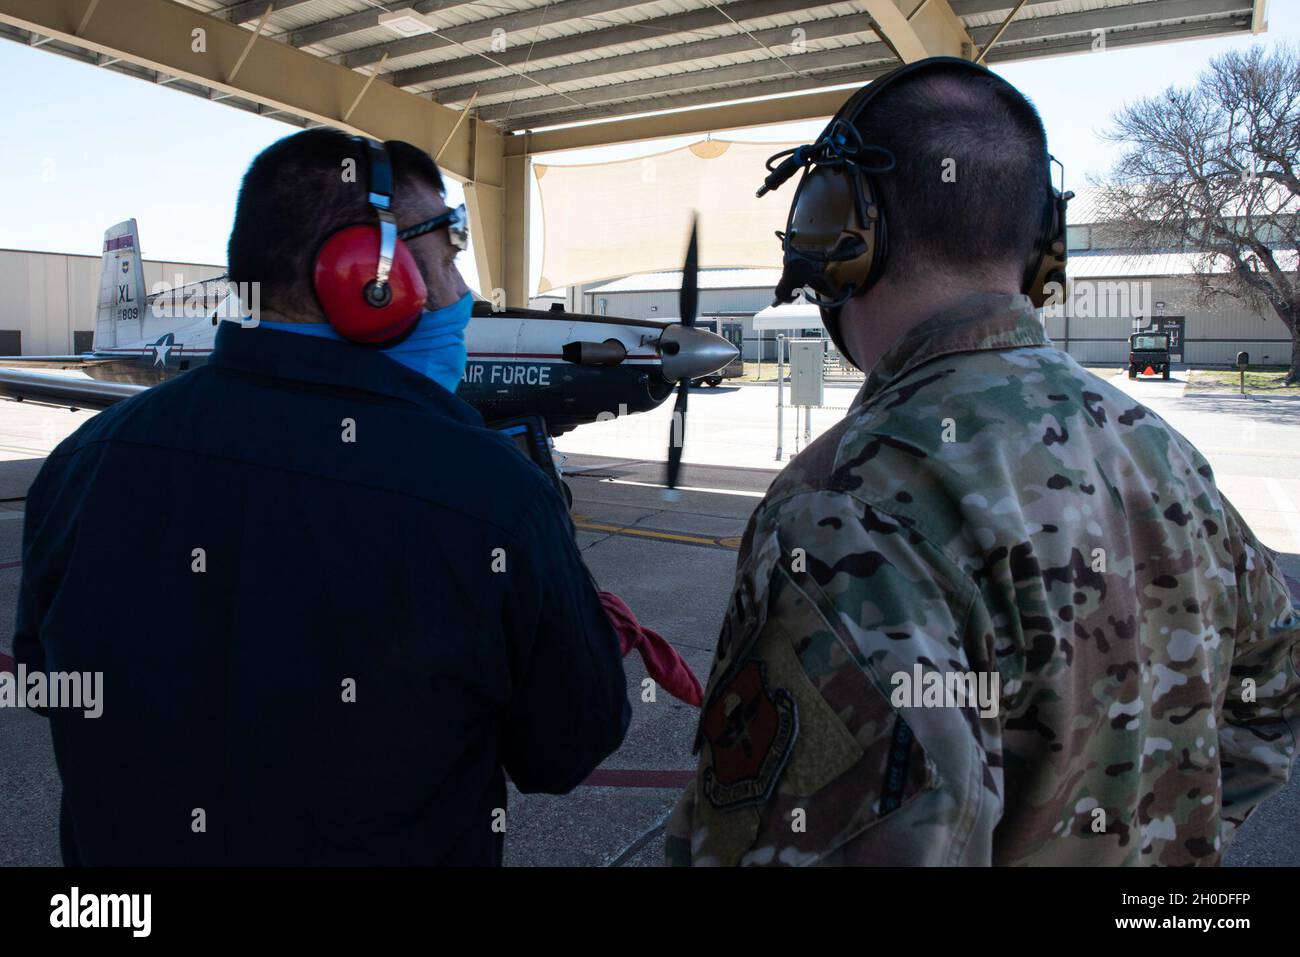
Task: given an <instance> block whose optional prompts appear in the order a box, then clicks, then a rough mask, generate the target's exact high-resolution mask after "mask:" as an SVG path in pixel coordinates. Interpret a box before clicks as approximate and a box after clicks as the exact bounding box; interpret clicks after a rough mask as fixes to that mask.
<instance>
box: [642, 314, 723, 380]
mask: <svg viewBox="0 0 1300 957" xmlns="http://www.w3.org/2000/svg"><path fill="white" fill-rule="evenodd" d="M738 352H739V350H737V349H736V347H735V346H734V345H732V344H731V343H730V342H728V341H727V340H726V339H724V338H723V337H722V336H720V335H718V334H717V333H716V332H709V331H708V330H707V329H698V328H696V327H695V326H683V325H682V324H681V323H680V322H678V323H674V324H673V325H671V326H668V327H667V328H666V329H664V331H663V333H662V334H661V335H660V336H659V355H660V356H661V357H662V359H663V377H664V378H665V379H667V380H668V381H669V382H678V381H680V380H682V379H699V378H703V377H704V376H706V375H708V374H709V373H711V372H717V371H718V370H719V369H721V368H722V367H723V366H725V365H726V364H727V363H728V362H730V361H731V360H732V359H734V358H735V357H736V355H737V353H738Z"/></svg>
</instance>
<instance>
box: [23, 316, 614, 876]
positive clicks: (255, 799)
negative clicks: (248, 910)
mask: <svg viewBox="0 0 1300 957" xmlns="http://www.w3.org/2000/svg"><path fill="white" fill-rule="evenodd" d="M349 425H351V427H352V429H354V432H355V441H351V442H347V441H344V437H345V431H346V430H347V429H348V428H349ZM199 549H202V551H201V552H199V551H198V550H199ZM502 563H504V570H502ZM199 568H203V569H204V570H196V569H199ZM14 647H15V656H16V658H17V659H18V661H19V662H20V663H25V664H27V666H28V668H29V669H48V670H51V671H89V672H102V673H103V708H104V711H103V715H102V717H100V718H98V719H88V718H86V717H84V716H83V714H82V712H81V711H71V710H64V709H51V710H50V712H49V717H50V720H51V725H52V733H53V739H54V748H55V755H56V757H57V760H58V765H59V770H60V773H61V775H62V778H63V785H64V795H63V797H64V814H63V823H64V834H63V843H64V857H65V860H67V861H68V862H69V863H84V864H90V865H99V864H128V865H131V864H160V865H170V864H245V863H247V864H475V865H484V864H498V863H500V861H501V850H502V838H503V834H502V828H504V829H505V831H506V832H508V831H509V827H510V821H509V817H508V815H506V816H505V817H504V818H503V817H502V816H501V812H498V811H497V809H504V808H505V807H506V789H505V783H504V779H503V775H502V769H503V768H504V769H505V771H506V772H508V773H509V775H510V777H511V778H512V779H513V780H514V782H515V784H516V785H518V787H519V788H520V789H521V790H524V791H545V792H555V793H562V792H565V791H568V790H569V789H571V788H573V787H574V786H575V785H577V784H578V783H579V782H580V781H582V780H583V778H585V777H586V776H587V775H588V774H589V773H590V772H591V771H592V769H593V768H595V767H596V765H597V764H599V763H600V761H601V760H602V759H603V758H604V757H605V756H606V755H608V754H609V753H610V752H611V751H613V750H614V749H615V748H616V747H618V745H619V743H620V742H621V741H622V740H623V734H624V732H625V731H626V728H627V724H628V720H629V717H630V708H629V706H628V702H627V693H626V685H625V679H624V675H623V669H622V663H621V661H620V658H619V648H618V640H617V638H616V637H615V635H614V633H613V631H612V630H611V628H610V626H609V623H608V622H607V620H606V619H605V617H604V615H603V613H602V611H601V608H600V604H599V600H598V598H597V595H596V591H595V588H594V587H593V584H592V582H591V579H590V576H589V574H588V572H587V570H586V568H585V566H584V565H583V562H582V560H581V558H580V556H579V553H578V549H577V547H576V546H575V544H574V540H573V534H572V527H571V525H570V522H569V519H568V515H567V512H566V509H565V505H564V502H563V499H562V497H561V496H560V494H559V493H558V491H557V490H556V489H555V488H554V486H553V485H551V483H550V482H549V481H548V479H547V478H546V477H545V476H544V475H543V474H542V472H541V471H540V470H539V469H538V468H537V467H536V466H534V465H533V464H532V463H531V462H529V461H528V460H527V459H526V458H524V456H522V455H521V454H520V453H519V452H518V451H516V449H515V448H514V447H513V446H512V445H511V444H510V443H509V442H508V441H507V440H506V439H504V438H503V437H501V436H499V435H497V434H495V433H494V432H492V431H491V430H489V429H487V428H485V427H484V425H483V422H482V419H481V418H480V416H479V414H478V413H477V412H476V411H474V410H473V409H472V408H471V407H470V406H468V405H466V404H465V403H464V402H462V401H461V400H460V399H458V398H456V397H455V396H453V395H452V394H450V393H449V392H447V391H446V390H445V389H443V388H442V387H441V386H438V385H436V384H434V383H433V382H431V381H430V380H428V379H426V378H424V377H423V376H420V375H418V374H416V373H415V372H412V371H410V370H409V369H406V368H405V367H403V366H401V365H399V364H398V363H396V362H394V361H392V360H391V359H389V358H387V357H385V356H383V355H380V354H378V353H375V352H370V351H367V350H365V349H362V348H359V347H354V346H350V345H344V344H341V343H337V342H331V341H328V340H323V339H316V338H310V337H307V336H301V335H295V334H293V333H290V332H277V331H272V330H269V329H239V328H238V327H236V326H233V325H230V324H225V325H223V327H222V328H221V330H220V331H219V332H218V335H217V342H216V348H215V350H214V352H213V356H212V359H211V360H210V362H209V363H208V364H207V365H205V366H203V367H201V368H198V369H195V370H193V371H191V372H187V373H185V374H184V375H181V376H179V377H177V378H175V379H173V380H171V381H169V382H167V383H165V384H163V385H159V386H157V387H155V388H152V389H150V390H149V391H148V392H146V393H144V394H142V395H140V396H138V397H136V398H133V399H131V400H130V401H128V402H124V403H122V404H120V405H118V406H115V407H113V408H111V409H109V410H108V411H106V412H103V413H101V414H100V415H98V416H96V417H95V418H94V419H92V420H91V421H89V422H87V423H86V424H85V425H84V426H82V427H81V428H80V429H78V430H77V432H76V433H74V434H73V435H72V436H70V437H69V438H68V439H67V440H65V441H64V442H63V443H62V444H60V445H59V447H58V448H57V449H56V450H55V451H54V452H53V453H52V454H51V455H50V457H49V460H48V461H47V462H46V463H45V466H44V468H42V469H41V472H40V475H39V476H38V477H37V479H36V482H35V483H34V484H33V485H32V487H31V490H30V492H29V493H28V499H27V516H26V523H25V527H24V536H23V581H22V590H21V594H20V598H19V607H18V622H17V629H16V634H15V640H14ZM349 689H355V692H354V695H349ZM349 697H354V698H355V700H354V701H353V700H347V699H348V698H349ZM200 823H202V824H204V825H205V826H206V830H201V829H200V828H199V824H200ZM494 823H495V824H496V826H495V827H494Z"/></svg>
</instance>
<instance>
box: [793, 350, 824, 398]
mask: <svg viewBox="0 0 1300 957" xmlns="http://www.w3.org/2000/svg"><path fill="white" fill-rule="evenodd" d="M789 346H790V404H791V405H794V406H800V405H811V406H816V407H820V406H821V404H822V394H823V393H822V390H823V386H824V375H823V372H822V363H823V361H824V359H825V356H826V340H825V339H791V340H790V343H789Z"/></svg>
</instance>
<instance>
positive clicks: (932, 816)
mask: <svg viewBox="0 0 1300 957" xmlns="http://www.w3.org/2000/svg"><path fill="white" fill-rule="evenodd" d="M1298 645H1300V618H1298V617H1297V614H1296V610H1295V609H1293V608H1292V605H1291V600H1290V598H1289V596H1288V593H1287V589H1286V587H1285V585H1284V583H1283V579H1282V576H1281V574H1280V573H1279V571H1278V569H1277V567H1276V565H1275V562H1274V558H1273V555H1272V554H1271V553H1270V552H1269V551H1268V550H1267V549H1266V548H1264V547H1262V546H1261V545H1260V544H1259V543H1258V542H1257V541H1256V540H1255V538H1254V537H1253V535H1252V534H1251V532H1250V529H1249V528H1247V527H1246V525H1245V523H1244V522H1243V521H1242V519H1241V518H1240V517H1239V516H1238V514H1237V513H1236V511H1234V510H1233V508H1232V506H1231V505H1229V504H1228V502H1226V501H1225V500H1224V499H1223V497H1222V496H1221V495H1220V494H1219V492H1218V490H1217V489H1216V487H1215V484H1214V476H1213V473H1212V472H1211V469H1210V466H1209V465H1208V464H1207V463H1206V460H1205V458H1204V457H1203V456H1202V455H1201V454H1200V453H1199V452H1197V451H1196V449H1195V448H1193V447H1192V446H1191V444H1190V443H1189V442H1188V441H1187V440H1186V439H1184V438H1183V437H1182V436H1181V435H1179V434H1178V433H1177V432H1175V431H1174V430H1173V429H1171V428H1170V427H1169V426H1168V425H1166V424H1165V423H1164V421H1162V420H1161V419H1160V418H1159V417H1158V416H1157V415H1155V414H1154V413H1153V412H1151V411H1150V410H1148V409H1146V408H1144V407H1143V406H1141V405H1139V404H1138V403H1137V402H1135V401H1134V400H1133V399H1132V398H1130V397H1129V396H1127V395H1125V394H1124V393H1123V392H1121V391H1119V390H1117V389H1115V388H1113V387H1112V386H1110V385H1109V384H1107V383H1105V382H1103V381H1102V380H1100V379H1098V378H1097V377H1095V376H1093V375H1091V374H1090V373H1088V372H1086V371H1084V370H1083V369H1082V368H1081V367H1080V366H1079V365H1078V364H1076V363H1075V362H1074V360H1072V359H1071V358H1070V357H1069V356H1067V355H1065V354H1064V353H1062V352H1060V351H1058V350H1056V349H1054V348H1053V347H1052V345H1051V343H1050V342H1049V341H1048V340H1047V338H1046V336H1045V334H1044V331H1043V326H1042V322H1041V321H1040V320H1039V318H1038V317H1037V315H1036V314H1035V313H1034V311H1033V310H1032V309H1031V308H1030V304H1029V301H1028V299H1026V298H1024V297H1006V296H1002V297H995V296H988V295H982V296H977V297H973V298H972V299H970V300H968V301H967V302H965V303H964V304H963V305H962V306H960V307H959V308H956V309H953V310H950V311H948V312H946V313H944V314H941V315H938V316H935V317H933V318H932V319H931V320H929V321H927V322H926V323H924V324H923V325H922V326H920V327H919V328H917V329H916V330H914V331H913V332H912V333H910V334H909V335H907V336H905V337H904V339H903V340H901V341H900V342H899V343H898V344H897V345H896V346H895V347H894V349H893V350H892V351H891V352H890V353H889V354H888V355H887V356H886V357H885V358H884V359H883V360H882V361H881V362H880V363H879V364H878V365H877V366H876V367H875V369H873V371H872V373H871V375H870V376H869V377H868V379H867V382H866V384H865V385H864V387H863V389H862V392H861V393H860V394H859V395H858V397H857V399H856V401H855V404H854V406H853V408H852V409H851V410H850V411H849V413H848V415H847V416H846V417H845V418H844V420H843V421H842V422H840V423H838V424H837V425H836V426H835V427H834V428H833V429H831V430H830V431H829V432H828V433H827V434H825V435H824V436H822V437H821V438H820V439H819V440H817V441H816V442H814V443H813V444H812V445H810V446H809V447H808V448H807V449H806V450H805V451H804V452H803V453H802V454H800V455H799V456H798V457H797V458H796V459H795V460H794V461H793V462H791V463H790V465H789V466H788V467H787V468H786V469H785V470H784V471H783V472H782V473H781V475H780V476H779V477H778V478H777V480H776V481H775V483H774V484H773V485H772V487H771V489H770V490H769V492H768V494H767V496H766V497H765V498H764V499H763V501H762V503H761V504H760V505H759V507H758V509H757V510H756V511H755V513H754V515H753V517H752V519H751V520H750V523H749V527H748V529H747V530H746V532H745V537H744V540H743V543H742V546H741V552H740V558H739V565H738V568H737V574H736V583H735V590H734V593H733V596H732V601H731V604H730V607H729V609H728V612H727V617H726V621H725V623H724V625H723V627H722V632H721V635H720V637H719V639H718V646H717V651H716V655H715V659H714V664H713V670H712V673H711V675H710V678H709V684H708V689H707V691H706V698H705V703H704V706H703V708H702V709H701V713H700V724H699V731H698V734H697V737H696V748H697V750H698V752H699V766H698V770H697V772H696V777H695V780H694V781H693V782H692V783H691V784H690V785H689V786H688V787H687V789H686V792H685V794H683V796H682V799H681V801H680V802H679V804H678V806H677V809H676V811H675V812H674V814H673V816H672V819H671V820H670V822H669V827H668V843H667V853H668V858H669V860H670V861H671V862H672V863H677V864H681V863H687V862H689V863H694V864H737V863H739V864H795V865H797V864H812V863H828V864H1213V863H1217V862H1218V861H1219V859H1220V857H1221V855H1222V854H1223V851H1224V849H1225V848H1226V846H1227V844H1228V841H1229V840H1230V838H1231V836H1232V833H1233V831H1234V828H1235V827H1236V826H1237V825H1239V824H1240V823H1241V822H1242V821H1243V820H1244V819H1245V817H1246V815H1247V814H1249V813H1250V812H1251V810H1253V808H1254V807H1255V806H1256V805H1257V804H1258V803H1259V802H1260V801H1261V800H1263V799H1264V798H1266V797H1268V796H1269V795H1270V794H1272V793H1273V792H1275V791H1277V790H1278V789H1279V788H1281V787H1282V786H1283V785H1284V784H1285V782H1286V779H1287V776H1288V774H1289V771H1290V765H1291V763H1292V761H1293V759H1294V757H1295V735H1296V731H1297V728H1300V716H1298V713H1297V712H1298V710H1300V709H1298V706H1297V705H1298V702H1297V698H1298V697H1300V678H1297V674H1296V663H1297V646H1298Z"/></svg>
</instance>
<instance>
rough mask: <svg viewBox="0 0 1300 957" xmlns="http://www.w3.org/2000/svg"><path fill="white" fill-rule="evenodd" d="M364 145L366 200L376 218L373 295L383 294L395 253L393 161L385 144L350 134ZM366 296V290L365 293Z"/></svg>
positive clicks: (395, 227) (384, 294)
mask: <svg viewBox="0 0 1300 957" xmlns="http://www.w3.org/2000/svg"><path fill="white" fill-rule="evenodd" d="M354 139H355V140H356V141H357V142H360V143H363V144H365V146H366V158H367V163H366V201H367V202H368V203H370V206H371V208H372V209H374V211H375V215H376V216H377V217H378V218H379V261H378V262H377V263H376V264H375V285H374V287H373V289H374V293H373V295H374V296H376V297H378V298H382V297H383V296H386V295H387V289H388V276H389V273H391V272H392V269H393V256H394V255H395V254H396V252H397V220H396V219H395V218H394V216H393V211H392V209H391V207H392V204H393V164H392V163H390V162H389V160H388V147H386V146H384V144H383V143H380V142H379V141H378V140H372V139H370V138H369V137H367V136H357V137H354ZM368 295H369V293H368Z"/></svg>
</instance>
